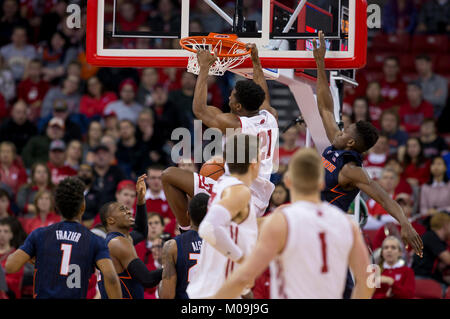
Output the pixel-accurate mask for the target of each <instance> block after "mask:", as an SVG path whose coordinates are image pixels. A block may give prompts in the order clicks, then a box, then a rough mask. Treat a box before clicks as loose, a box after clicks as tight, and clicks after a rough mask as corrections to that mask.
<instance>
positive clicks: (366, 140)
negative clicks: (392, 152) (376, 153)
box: [356, 121, 378, 153]
mask: <svg viewBox="0 0 450 319" xmlns="http://www.w3.org/2000/svg"><path fill="white" fill-rule="evenodd" d="M356 134H357V138H356V151H358V152H360V153H364V152H365V151H367V150H368V149H370V148H371V147H372V146H374V145H375V143H376V142H377V140H378V130H377V129H376V128H375V126H373V125H372V124H371V123H370V122H367V121H358V122H357V123H356Z"/></svg>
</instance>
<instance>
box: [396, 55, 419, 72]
mask: <svg viewBox="0 0 450 319" xmlns="http://www.w3.org/2000/svg"><path fill="white" fill-rule="evenodd" d="M399 59H400V70H402V72H415V71H416V55H415V54H411V53H405V54H402V55H401V56H400V57H399Z"/></svg>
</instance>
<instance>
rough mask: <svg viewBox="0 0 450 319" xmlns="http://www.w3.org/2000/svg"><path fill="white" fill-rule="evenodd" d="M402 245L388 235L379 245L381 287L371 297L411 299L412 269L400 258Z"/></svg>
mask: <svg viewBox="0 0 450 319" xmlns="http://www.w3.org/2000/svg"><path fill="white" fill-rule="evenodd" d="M402 255H403V245H402V243H401V242H400V240H399V239H398V238H397V237H394V236H389V237H386V239H385V240H384V241H383V245H382V247H381V256H380V257H381V258H380V262H379V266H380V268H381V278H380V283H381V287H379V288H377V289H376V290H375V293H374V294H373V296H372V298H373V299H386V298H391V299H411V298H412V297H413V296H414V292H415V280H414V271H413V270H412V269H411V268H409V267H408V266H407V265H405V261H404V260H403V259H402Z"/></svg>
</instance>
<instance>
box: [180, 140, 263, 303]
mask: <svg viewBox="0 0 450 319" xmlns="http://www.w3.org/2000/svg"><path fill="white" fill-rule="evenodd" d="M241 141H242V143H241ZM240 145H242V147H240ZM228 147H229V148H230V149H228ZM230 150H231V151H230ZM233 150H234V151H233ZM229 151H230V153H232V154H233V155H231V154H230V153H229ZM227 154H228V155H227ZM240 154H243V155H245V156H243V158H242V159H243V160H242V161H241V162H239V160H238V159H239V158H240ZM225 161H226V163H227V164H228V168H229V174H225V175H222V176H221V177H220V178H219V179H218V181H217V183H216V184H215V185H214V186H213V189H212V192H211V198H210V200H209V203H208V213H207V214H206V216H205V218H204V219H203V221H202V222H201V224H200V227H199V235H200V237H201V238H203V245H202V249H201V252H200V257H199V259H198V266H197V270H196V272H195V273H194V275H193V276H192V278H190V282H189V285H188V287H187V290H186V292H187V294H188V296H189V298H190V299H198V298H205V297H207V296H210V295H211V294H214V293H215V292H216V291H217V290H218V289H219V288H220V286H221V285H222V283H223V282H224V281H225V279H226V278H227V277H228V276H229V275H230V274H231V273H232V272H233V271H234V270H235V269H237V268H238V266H239V265H237V264H239V263H241V262H242V261H243V259H244V257H245V256H248V255H249V254H250V252H251V250H252V249H253V247H254V245H255V243H256V239H257V236H258V226H257V221H256V217H257V216H256V212H255V209H254V206H253V205H252V203H251V200H253V197H252V195H251V190H250V188H249V187H250V185H251V184H252V183H253V181H254V180H255V179H256V178H257V176H258V173H259V169H260V167H259V166H260V162H259V159H258V141H257V137H256V136H252V135H248V134H237V135H233V136H231V137H228V138H227V140H226V149H225ZM247 294H248V292H247V293H242V295H247Z"/></svg>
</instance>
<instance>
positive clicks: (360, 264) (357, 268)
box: [348, 218, 375, 299]
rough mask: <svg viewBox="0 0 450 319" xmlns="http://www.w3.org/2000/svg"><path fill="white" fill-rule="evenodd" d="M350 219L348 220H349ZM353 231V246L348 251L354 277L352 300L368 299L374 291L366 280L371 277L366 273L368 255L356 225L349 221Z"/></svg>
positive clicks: (368, 261)
mask: <svg viewBox="0 0 450 319" xmlns="http://www.w3.org/2000/svg"><path fill="white" fill-rule="evenodd" d="M349 219H350V218H349ZM350 222H351V225H352V231H353V246H352V249H351V251H350V255H349V257H348V258H349V259H348V264H349V266H350V269H351V271H352V274H353V276H354V277H355V287H354V288H353V292H352V299H370V298H372V295H373V293H374V291H375V289H374V288H370V287H369V285H368V284H367V283H368V278H369V276H370V275H371V274H370V273H368V272H367V266H369V264H370V260H369V253H368V252H367V247H366V245H365V244H364V241H363V238H362V236H361V232H360V231H359V227H358V225H356V223H355V222H354V221H353V220H350Z"/></svg>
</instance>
